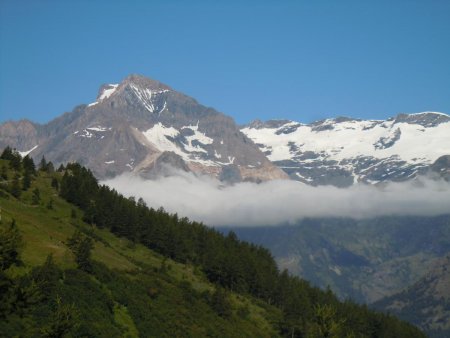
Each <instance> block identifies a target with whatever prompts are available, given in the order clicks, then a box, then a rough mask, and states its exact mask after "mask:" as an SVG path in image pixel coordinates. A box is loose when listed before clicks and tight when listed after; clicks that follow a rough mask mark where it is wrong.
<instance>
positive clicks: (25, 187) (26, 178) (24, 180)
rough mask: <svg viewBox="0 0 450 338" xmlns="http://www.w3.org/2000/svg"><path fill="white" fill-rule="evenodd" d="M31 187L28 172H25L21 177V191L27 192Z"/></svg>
mask: <svg viewBox="0 0 450 338" xmlns="http://www.w3.org/2000/svg"><path fill="white" fill-rule="evenodd" d="M30 186H31V175H30V172H29V171H28V170H25V171H24V173H23V177H22V189H23V190H25V191H26V190H28V189H29V188H30Z"/></svg>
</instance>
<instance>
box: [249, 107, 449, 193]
mask: <svg viewBox="0 0 450 338" xmlns="http://www.w3.org/2000/svg"><path fill="white" fill-rule="evenodd" d="M241 131H242V132H243V133H244V134H246V135H247V136H248V137H249V138H250V139H251V140H253V141H254V142H255V143H256V145H258V146H259V148H260V150H261V151H263V152H264V153H265V154H266V155H267V157H268V159H269V160H271V161H272V162H274V163H275V164H276V165H278V167H280V168H281V169H283V170H284V171H285V172H286V173H288V174H289V175H290V176H291V178H293V179H297V180H300V181H302V182H304V183H307V184H313V185H322V184H333V185H338V186H348V185H351V184H355V183H357V182H360V181H363V182H366V183H369V184H376V183H378V182H381V181H384V180H394V181H401V180H405V179H409V178H411V177H414V176H415V175H416V174H420V173H423V172H424V171H425V168H426V167H428V166H429V165H430V164H431V163H433V162H434V161H435V160H436V159H437V158H439V157H440V156H442V155H446V154H450V117H449V116H448V115H446V114H443V113H418V114H414V115H407V114H399V115H398V116H397V117H395V118H391V119H388V120H386V121H379V120H359V119H350V118H342V117H341V118H336V119H326V120H323V121H318V122H314V123H312V124H309V125H307V124H301V123H298V122H295V121H286V120H282V121H268V122H265V123H263V122H261V121H255V122H253V123H252V124H250V125H248V126H246V127H245V128H243V129H242V130H241Z"/></svg>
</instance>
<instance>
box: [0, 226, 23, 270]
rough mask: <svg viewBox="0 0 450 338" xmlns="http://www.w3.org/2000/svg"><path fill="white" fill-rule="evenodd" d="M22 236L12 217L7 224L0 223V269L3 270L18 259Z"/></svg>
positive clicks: (17, 261)
mask: <svg viewBox="0 0 450 338" xmlns="http://www.w3.org/2000/svg"><path fill="white" fill-rule="evenodd" d="M21 245H22V236H21V235H20V232H19V229H17V226H16V221H15V220H14V219H13V220H12V221H11V223H10V224H9V225H6V224H2V223H0V271H5V270H6V269H8V268H9V267H10V266H11V265H13V264H17V263H19V262H20V260H19V249H20V247H21Z"/></svg>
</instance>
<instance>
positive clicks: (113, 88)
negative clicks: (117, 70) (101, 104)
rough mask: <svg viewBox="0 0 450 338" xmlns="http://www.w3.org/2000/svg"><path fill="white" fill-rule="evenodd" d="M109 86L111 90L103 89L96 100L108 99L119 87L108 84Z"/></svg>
mask: <svg viewBox="0 0 450 338" xmlns="http://www.w3.org/2000/svg"><path fill="white" fill-rule="evenodd" d="M109 86H110V87H111V88H108V89H105V90H103V92H102V94H101V95H100V97H99V98H98V99H99V100H100V101H102V100H104V99H107V98H108V97H110V96H111V95H112V94H113V93H114V92H115V91H116V89H117V87H119V85H118V84H109Z"/></svg>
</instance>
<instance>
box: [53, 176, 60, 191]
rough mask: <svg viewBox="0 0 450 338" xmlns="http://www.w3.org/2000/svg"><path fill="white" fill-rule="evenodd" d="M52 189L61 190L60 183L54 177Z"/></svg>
mask: <svg viewBox="0 0 450 338" xmlns="http://www.w3.org/2000/svg"><path fill="white" fill-rule="evenodd" d="M52 187H53V188H54V189H55V190H56V191H58V190H59V183H58V180H57V179H56V177H53V178H52Z"/></svg>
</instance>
